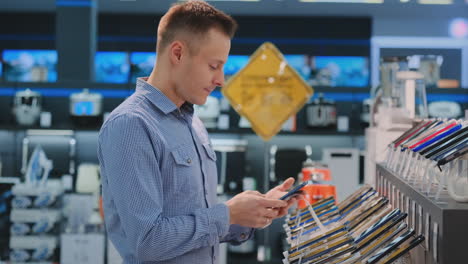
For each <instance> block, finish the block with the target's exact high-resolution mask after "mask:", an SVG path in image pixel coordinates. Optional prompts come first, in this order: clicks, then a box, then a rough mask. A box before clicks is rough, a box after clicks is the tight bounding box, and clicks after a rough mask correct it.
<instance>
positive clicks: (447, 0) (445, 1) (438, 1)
mask: <svg viewBox="0 0 468 264" xmlns="http://www.w3.org/2000/svg"><path fill="white" fill-rule="evenodd" d="M418 3H419V4H421V5H451V4H453V0H418Z"/></svg>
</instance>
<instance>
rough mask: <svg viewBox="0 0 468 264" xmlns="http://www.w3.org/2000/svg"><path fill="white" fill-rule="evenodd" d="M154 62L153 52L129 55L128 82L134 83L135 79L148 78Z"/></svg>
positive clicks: (154, 55)
mask: <svg viewBox="0 0 468 264" xmlns="http://www.w3.org/2000/svg"><path fill="white" fill-rule="evenodd" d="M155 62H156V53H155V52H132V53H130V81H131V82H133V83H135V82H136V79H137V78H139V77H147V76H149V75H150V74H151V71H152V70H153V67H154V63H155Z"/></svg>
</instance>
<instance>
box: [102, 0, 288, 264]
mask: <svg viewBox="0 0 468 264" xmlns="http://www.w3.org/2000/svg"><path fill="white" fill-rule="evenodd" d="M236 27H237V25H236V22H235V21H234V20H233V19H232V18H231V17H229V16H228V15H226V14H224V13H223V12H221V11H219V10H217V9H215V8H213V7H212V6H210V5H209V4H206V3H205V2H199V1H193V2H186V3H183V4H178V5H175V6H173V7H172V8H171V9H169V11H168V12H167V13H166V14H165V15H164V16H163V17H162V18H161V21H160V23H159V27H158V39H157V47H156V51H157V63H156V66H155V68H154V70H153V72H152V73H151V75H150V76H149V77H148V78H140V79H138V81H137V87H136V92H135V93H134V94H133V95H132V96H130V97H129V98H128V99H127V100H126V101H125V102H123V103H122V104H121V105H120V106H118V107H117V108H116V109H115V110H114V111H113V112H112V113H111V114H110V115H109V117H108V119H107V121H106V122H105V123H104V125H103V126H102V129H101V131H100V134H99V144H98V157H99V161H100V165H101V174H102V191H103V200H104V214H105V223H106V229H107V232H108V235H109V238H110V240H111V241H112V243H113V244H114V246H115V247H116V249H117V250H118V252H119V253H120V255H121V256H122V257H123V259H124V263H190V264H197V263H200V264H207V263H217V260H216V258H217V256H218V247H219V243H220V242H234V243H241V242H243V241H245V240H247V239H249V238H250V237H251V234H252V231H253V229H252V228H258V227H264V226H266V225H268V224H270V223H271V220H272V219H275V218H278V217H282V216H284V215H285V214H286V212H287V209H288V207H289V206H290V205H291V204H292V203H294V202H295V200H290V201H289V202H285V201H281V200H279V199H278V198H279V197H280V196H282V195H283V194H284V193H285V190H287V189H288V188H290V187H291V185H292V184H293V182H294V180H293V179H289V180H287V181H286V182H285V183H283V184H282V185H280V186H278V187H276V188H274V189H272V190H270V191H269V192H268V193H267V194H265V195H264V194H261V193H259V192H256V191H246V192H243V193H241V194H239V195H237V196H235V197H234V198H232V199H231V200H229V201H227V202H226V203H217V202H216V185H217V176H216V162H215V161H216V155H215V153H214V151H213V149H212V147H211V145H210V141H209V138H208V134H207V132H206V129H205V128H204V126H203V124H202V123H201V121H200V119H199V118H197V117H196V116H193V104H197V105H202V104H204V103H205V101H206V98H207V96H208V95H209V94H210V93H211V92H212V91H213V90H214V89H215V87H217V86H222V85H223V84H224V75H223V65H224V63H225V62H226V60H227V57H228V53H229V49H230V45H231V43H230V42H231V38H232V36H233V35H234V32H235V30H236Z"/></svg>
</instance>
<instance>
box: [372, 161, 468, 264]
mask: <svg viewBox="0 0 468 264" xmlns="http://www.w3.org/2000/svg"><path fill="white" fill-rule="evenodd" d="M376 189H377V191H378V192H379V193H380V194H381V195H382V196H385V197H387V199H388V200H389V202H390V204H391V205H392V206H393V207H394V208H400V209H401V210H402V211H403V212H405V213H407V214H408V217H407V219H406V221H407V223H408V226H409V227H410V228H412V229H414V230H416V233H420V234H423V235H424V236H425V238H426V239H425V241H424V242H423V243H421V244H420V245H419V246H417V247H416V248H415V250H414V251H415V252H414V254H412V257H413V258H414V259H413V261H412V263H427V264H436V263H437V264H455V263H468V250H467V244H468V203H459V202H456V201H455V200H454V199H452V197H450V195H448V193H446V192H443V193H441V194H440V195H439V196H438V197H436V196H431V195H429V196H428V195H426V193H425V192H424V191H421V190H419V189H420V188H418V187H417V186H416V185H414V184H410V183H409V182H408V181H405V180H404V177H402V176H401V175H396V174H395V173H394V172H393V171H391V170H389V169H387V168H386V167H385V166H383V164H378V165H377V173H376Z"/></svg>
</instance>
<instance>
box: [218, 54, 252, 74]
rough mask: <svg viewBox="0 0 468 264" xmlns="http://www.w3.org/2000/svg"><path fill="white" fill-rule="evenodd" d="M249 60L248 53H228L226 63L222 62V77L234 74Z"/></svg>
mask: <svg viewBox="0 0 468 264" xmlns="http://www.w3.org/2000/svg"><path fill="white" fill-rule="evenodd" d="M248 62H249V56H248V55H229V56H228V59H227V61H226V63H225V64H224V77H225V78H226V79H228V78H229V77H231V76H233V75H234V74H236V73H237V72H238V71H240V70H241V69H242V68H244V66H245V65H247V63H248Z"/></svg>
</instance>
